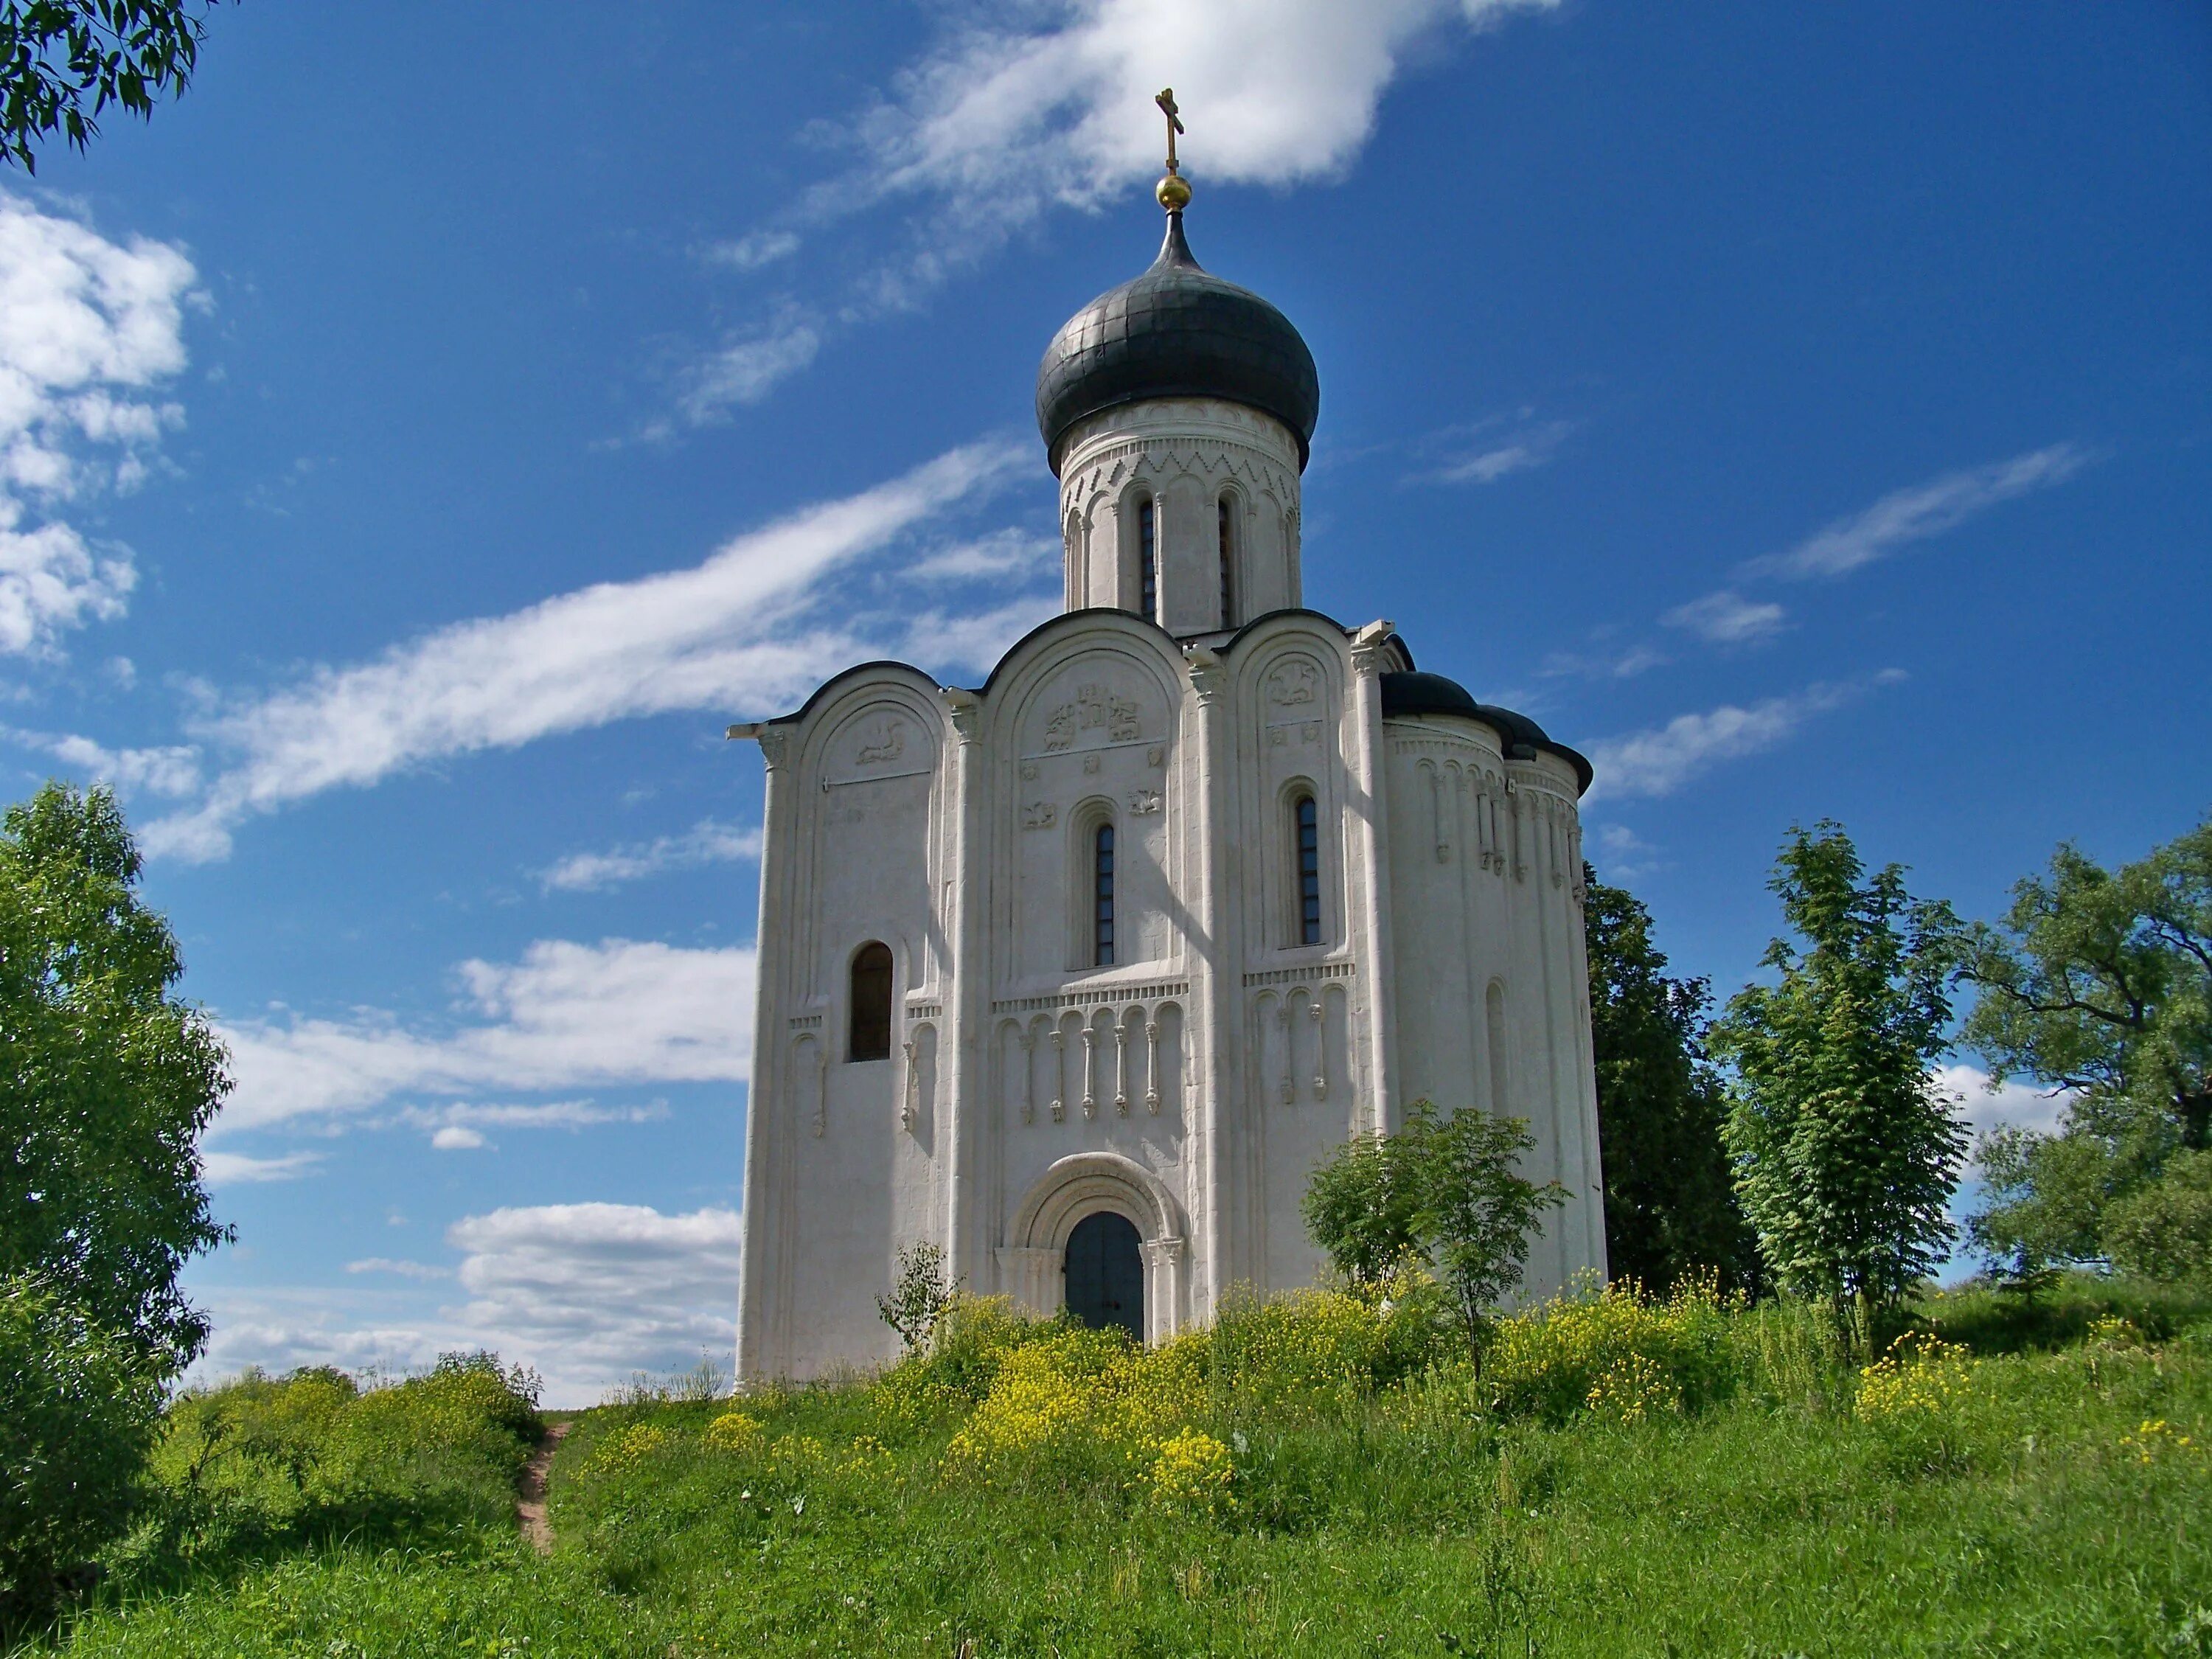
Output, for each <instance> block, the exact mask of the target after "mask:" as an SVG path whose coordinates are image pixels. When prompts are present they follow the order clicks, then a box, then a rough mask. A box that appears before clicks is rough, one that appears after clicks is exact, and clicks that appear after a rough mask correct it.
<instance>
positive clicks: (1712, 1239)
mask: <svg viewBox="0 0 2212 1659" xmlns="http://www.w3.org/2000/svg"><path fill="white" fill-rule="evenodd" d="M1583 889H1584V890H1585V892H1586V894H1587V897H1586V898H1585V900H1584V902H1583V937H1584V939H1585V942H1586V945H1587V947H1588V949H1587V953H1588V956H1589V1006H1590V1043H1591V1048H1592V1049H1593V1051H1594V1053H1595V1059H1596V1062H1597V1118H1598V1144H1599V1146H1601V1147H1602V1148H1603V1149H1604V1155H1605V1247H1606V1257H1607V1261H1608V1262H1609V1263H1610V1264H1611V1266H1612V1270H1613V1276H1614V1277H1615V1278H1616V1279H1636V1280H1638V1281H1639V1282H1641V1283H1643V1284H1644V1285H1650V1286H1651V1287H1652V1288H1654V1289H1657V1290H1663V1289H1665V1288H1666V1287H1667V1286H1668V1285H1672V1284H1673V1283H1674V1281H1675V1280H1676V1279H1680V1278H1681V1277H1682V1275H1683V1274H1685V1273H1692V1272H1696V1271H1699V1270H1701V1269H1702V1270H1709V1271H1711V1272H1715V1273H1718V1274H1719V1276H1720V1278H1721V1279H1722V1280H1723V1283H1726V1284H1729V1285H1743V1286H1746V1287H1749V1286H1751V1285H1755V1284H1756V1283H1757V1280H1758V1277H1759V1249H1758V1241H1757V1240H1756V1239H1755V1238H1753V1236H1752V1232H1751V1229H1750V1227H1749V1226H1748V1225H1746V1223H1745V1221H1744V1218H1743V1211H1742V1209H1741V1207H1740V1206H1738V1205H1737V1203H1736V1197H1735V1182H1734V1176H1733V1173H1732V1171H1731V1170H1730V1169H1729V1158H1728V1149H1727V1148H1726V1146H1723V1144H1722V1139H1721V1125H1722V1122H1723V1120H1724V1119H1725V1118H1726V1116H1727V1115H1728V1091H1727V1087H1726V1085H1725V1084H1724V1083H1723V1080H1722V1079H1721V1076H1720V1073H1718V1072H1717V1070H1716V1069H1715V1068H1714V1066H1713V1064H1712V1062H1711V1060H1709V1059H1707V1058H1706V1055H1705V1044H1704V1033H1705V1019H1706V1011H1707V1009H1708V1008H1710V1007H1711V1004H1712V995H1711V992H1710V991H1709V990H1708V989H1707V987H1706V982H1705V981H1704V980H1702V979H1675V978H1672V977H1670V976H1669V975H1668V973H1667V958H1666V957H1665V956H1664V955H1662V953H1661V952H1660V951H1659V949H1658V947H1657V946H1656V945H1654V944H1653V943H1652V942H1651V913H1650V911H1649V910H1647V909H1646V908H1644V905H1643V903H1642V902H1640V901H1639V900H1638V898H1637V897H1636V896H1635V895H1634V894H1632V893H1631V892H1629V891H1627V890H1626V889H1624V888H1620V887H1608V886H1607V885H1605V884H1603V883H1602V882H1601V881H1599V880H1598V878H1597V874H1596V872H1595V871H1593V870H1592V869H1591V868H1590V867H1589V866H1588V865H1584V866H1583Z"/></svg>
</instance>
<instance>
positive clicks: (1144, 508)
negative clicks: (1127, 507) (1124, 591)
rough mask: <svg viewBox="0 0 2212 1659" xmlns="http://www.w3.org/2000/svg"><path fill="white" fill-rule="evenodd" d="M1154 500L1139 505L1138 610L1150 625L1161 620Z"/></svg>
mask: <svg viewBox="0 0 2212 1659" xmlns="http://www.w3.org/2000/svg"><path fill="white" fill-rule="evenodd" d="M1152 513H1153V507H1152V497H1151V496H1150V495H1147V496H1146V497H1145V499H1144V500H1142V501H1139V502H1138V503H1137V609H1138V610H1139V611H1141V612H1143V614H1144V618H1145V620H1146V622H1148V623H1156V622H1158V620H1159V619H1160V555H1159V538H1158V532H1157V531H1156V530H1155V529H1154V528H1153V520H1152Z"/></svg>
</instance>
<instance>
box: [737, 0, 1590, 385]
mask: <svg viewBox="0 0 2212 1659" xmlns="http://www.w3.org/2000/svg"><path fill="white" fill-rule="evenodd" d="M1558 5H1559V0H1367V3H1364V4H1360V5H1346V4H1343V3H1341V0H1215V3H1212V4H1208V5H1204V6H1188V5H1179V4H1176V3H1174V0H1054V3H1052V4H1050V5H1047V6H1038V5H1036V4H1034V3H1030V0H982V3H981V4H978V5H969V6H962V7H958V8H954V9H951V10H949V11H946V12H945V13H943V14H942V15H944V16H945V18H946V20H947V21H946V26H945V28H944V30H943V32H942V33H940V34H939V37H938V39H937V40H936V41H935V42H934V44H933V46H931V47H930V48H929V49H928V50H927V52H924V53H923V54H922V56H921V58H918V59H917V60H915V62H913V63H911V64H908V65H907V66H906V67H905V68H903V69H902V70H901V71H900V72H899V73H898V74H897V75H896V76H895V77H894V78H893V80H892V82H891V83H890V87H889V88H888V90H887V91H885V92H883V93H878V94H872V95H871V97H870V98H869V100H868V101H867V102H866V104H865V106H863V107H862V108H860V110H859V111H857V112H854V114H853V115H851V116H849V117H848V118H846V119H845V120H844V121H842V123H833V124H831V125H833V126H836V127H837V128H839V129H840V136H841V137H843V138H844V139H845V140H846V143H847V147H848V149H849V150H850V151H852V152H854V153H857V155H858V156H859V157H860V159H859V160H858V161H857V162H855V163H854V165H853V166H851V167H848V169H846V170H845V171H843V172H842V173H838V174H836V176H834V177H831V178H829V179H823V180H822V181H821V182H820V183H818V184H817V185H814V186H813V187H812V188H811V189H808V190H805V191H801V192H799V194H798V195H797V196H796V197H794V198H793V202H792V204H791V205H790V207H789V208H788V209H787V210H786V211H785V212H784V213H783V214H781V216H779V217H777V218H776V219H775V220H774V221H772V222H769V223H766V224H763V225H760V226H757V227H756V228H753V229H752V230H751V231H750V232H749V233H748V234H744V235H743V236H740V237H738V238H735V239H733V240H728V241H725V242H720V243H717V244H715V245H714V246H712V247H711V248H710V249H709V250H708V253H707V256H706V257H707V258H709V259H710V260H712V261H713V262H714V263H716V264H723V265H726V266H728V267H730V268H732V269H733V270H743V271H753V270H760V269H762V268H763V267H765V266H769V265H770V264H775V262H776V261H779V260H781V259H785V258H790V257H791V256H792V255H793V254H794V253H795V252H798V250H799V246H800V245H801V242H802V240H806V241H813V240H819V239H820V238H821V237H822V236H823V235H824V234H826V233H827V232H828V231H829V228H831V227H833V226H835V225H836V224H838V223H839V222H842V221H847V220H849V219H852V218H853V217H854V216H858V215H862V214H867V213H871V212H874V211H878V210H884V209H886V208H889V209H890V210H891V211H893V212H895V213H897V212H902V213H903V214H904V234H903V241H902V246H898V247H897V251H896V252H892V253H890V254H889V255H887V256H885V255H880V254H879V255H878V257H877V258H875V259H874V260H873V261H872V263H870V264H868V266H867V268H866V270H864V271H863V272H862V273H861V274H860V276H857V277H855V278H854V279H853V280H852V281H851V283H850V284H849V286H848V288H847V289H846V290H845V297H844V298H843V300H842V301H841V302H839V303H837V304H836V305H835V306H831V307H825V314H824V315H823V316H821V317H817V318H811V319H808V323H807V326H809V327H811V328H812V329H814V330H816V331H817V333H819V334H822V335H823V336H825V337H826V335H827V334H828V333H829V332H831V331H835V330H836V328H839V327H842V326H849V325H854V324H856V323H861V322H866V321H868V320H871V319H877V318H880V317H882V316H884V315H887V314H893V313H899V312H902V311H907V310H910V309H912V308H914V307H917V306H919V305H920V304H921V303H922V302H923V301H925V300H926V299H927V297H928V296H929V295H930V294H931V293H933V291H934V290H935V289H938V288H939V287H940V286H941V285H942V284H943V283H945V281H946V279H947V278H948V277H949V276H951V275H952V274H954V273H956V272H957V271H960V270H963V269H967V268H969V267H972V266H973V265H974V264H976V263H977V262H979V261H981V260H982V259H984V258H987V257H989V256H990V255H991V254H992V253H994V252H996V251H997V250H998V249H999V248H1000V246H1003V245H1004V243H1005V241H1006V238H1007V237H1008V236H1010V235H1012V234H1015V233H1016V232H1018V230H1019V229H1020V228H1022V227H1024V225H1027V224H1029V223H1031V222H1034V221H1035V220H1036V218H1038V217H1039V216H1041V215H1042V214H1043V213H1045V212H1046V211H1048V210H1050V209H1052V208H1054V207H1072V208H1076V209H1079V210H1095V209H1097V207H1099V206H1100V205H1102V204H1104V203H1106V202H1109V201H1110V200H1112V199H1114V198H1115V197H1117V196H1120V195H1121V194H1122V193H1124V192H1126V191H1129V190H1131V189H1133V188H1136V187H1139V186H1142V185H1146V184H1149V183H1150V182H1151V181H1152V179H1153V178H1154V177H1156V176H1157V175H1158V173H1159V171H1160V168H1161V164H1162V160H1163V156H1164V148H1165V145H1164V131H1163V129H1162V125H1161V122H1160V118H1159V114H1158V111H1156V110H1155V109H1154V108H1153V106H1152V94H1154V93H1155V92H1157V91H1158V89H1159V83H1160V81H1161V80H1162V79H1163V78H1164V76H1166V75H1168V74H1170V73H1171V74H1172V76H1173V78H1174V81H1175V86H1176V97H1177V99H1178V100H1179V101H1180V103H1181V105H1182V108H1183V110H1184V112H1185V119H1186V121H1187V123H1188V125H1189V128H1190V131H1189V135H1188V138H1187V139H1186V140H1185V141H1184V154H1185V155H1186V156H1187V157H1188V161H1189V164H1190V165H1189V173H1190V176H1192V177H1193V178H1194V179H1196V180H1197V182H1198V184H1199V185H1200V188H1201V189H1205V188H1208V187H1211V186H1212V185H1230V184H1258V185H1278V186H1279V185H1287V184H1291V183H1295V182H1297V181H1299V180H1302V179H1333V178H1336V177H1340V176H1341V175H1342V174H1343V173H1345V172H1346V170H1347V169H1348V168H1349V167H1350V166H1351V165H1352V162H1353V161H1354V160H1355V159H1356V158H1357V157H1358V154H1359V152H1360V150H1361V149H1363V148H1364V145H1365V144H1366V143H1367V140H1368V138H1369V137H1370V136H1371V135H1372V133H1373V131H1374V129H1375V122H1376V112H1377V109H1378V107H1379V106H1380V104H1381V102H1382V99H1383V94H1384V92H1385V91H1386V90H1387V89H1388V88H1389V85H1390V83H1391V82H1392V81H1393V80H1394V79H1395V77H1396V76H1397V75H1398V73H1399V71H1400V70H1401V66H1402V65H1403V64H1404V63H1405V62H1406V60H1407V58H1408V56H1409V55H1410V54H1412V53H1413V52H1417V51H1420V50H1424V49H1425V48H1426V47H1427V46H1430V45H1431V44H1432V43H1433V42H1435V41H1436V40H1440V39H1443V38H1448V37H1449V35H1451V34H1452V33H1468V32H1472V31H1476V30H1480V29H1482V28H1485V27H1490V26H1492V25H1493V24H1496V23H1498V22H1499V21H1502V20H1503V19H1504V18H1505V17H1506V16H1507V15H1510V14H1512V13H1516V12H1533V11H1548V10H1553V9H1556V8H1557V7H1558ZM1163 40H1172V41H1173V42H1174V50H1173V52H1172V53H1171V54H1170V57H1171V58H1172V63H1171V64H1170V63H1169V62H1168V60H1166V59H1164V58H1162V57H1161V55H1160V49H1159V43H1160V42H1161V41H1163ZM872 240H874V242H875V243H876V245H877V246H878V248H880V247H881V246H883V245H884V242H885V241H886V240H890V241H893V242H895V243H896V242H897V241H898V240H899V239H898V238H897V237H896V234H894V235H893V236H892V237H890V238H886V237H885V236H884V235H883V234H880V233H877V234H874V236H873V239H872ZM818 343H819V342H818V341H817V344H818Z"/></svg>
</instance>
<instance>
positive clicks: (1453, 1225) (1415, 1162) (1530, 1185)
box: [1302, 1100, 1567, 1366]
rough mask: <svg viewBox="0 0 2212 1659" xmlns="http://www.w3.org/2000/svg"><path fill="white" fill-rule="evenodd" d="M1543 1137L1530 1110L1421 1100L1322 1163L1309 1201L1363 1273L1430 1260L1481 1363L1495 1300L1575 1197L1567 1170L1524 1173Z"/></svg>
mask: <svg viewBox="0 0 2212 1659" xmlns="http://www.w3.org/2000/svg"><path fill="white" fill-rule="evenodd" d="M1535 1145H1536V1140H1535V1137H1534V1136H1533V1135H1531V1134H1530V1133H1528V1121H1527V1120H1526V1119H1524V1118H1517V1117H1492V1116H1491V1115H1490V1114H1489V1113H1487V1112H1480V1111H1459V1112H1455V1113H1453V1114H1452V1115H1450V1116H1449V1117H1439V1116H1438V1115H1437V1109H1436V1108H1435V1107H1434V1106H1433V1105H1431V1103H1429V1102H1427V1101H1425V1100H1419V1101H1415V1102H1414V1103H1413V1105H1412V1106H1410V1107H1408V1108H1407V1112H1406V1121H1405V1125H1404V1127H1402V1128H1401V1129H1400V1131H1399V1132H1398V1133H1396V1134H1395V1135H1360V1136H1355V1137H1354V1138H1353V1139H1351V1140H1349V1141H1347V1142H1346V1143H1345V1145H1343V1146H1340V1147H1339V1148H1338V1149H1337V1150H1336V1151H1335V1152H1334V1153H1332V1154H1331V1155H1330V1157H1329V1158H1328V1159H1327V1160H1326V1161H1324V1162H1323V1163H1322V1165H1321V1167H1320V1168H1319V1169H1317V1170H1315V1172H1314V1176H1313V1179H1312V1181H1311V1182H1310V1183H1309V1184H1308V1186H1307V1188H1306V1194H1305V1198H1304V1201H1303V1205H1302V1208H1303V1210H1304V1215H1305V1218H1306V1227H1307V1230H1308V1231H1310V1233H1311V1234H1312V1235H1313V1238H1314V1242H1315V1243H1317V1244H1319V1245H1320V1246H1321V1247H1322V1249H1324V1250H1326V1251H1327V1252H1328V1256H1329V1260H1330V1261H1331V1262H1332V1263H1334V1266H1335V1267H1336V1268H1337V1271H1338V1272H1340V1273H1343V1274H1344V1275H1345V1277H1346V1278H1347V1279H1351V1280H1352V1282H1353V1283H1355V1284H1366V1285H1372V1284H1376V1283H1378V1282H1380V1281H1381V1280H1382V1279H1383V1278H1385V1277H1386V1276H1387V1275H1388V1274H1389V1273H1390V1271H1391V1270H1392V1269H1393V1268H1395V1267H1399V1266H1401V1264H1403V1263H1404V1262H1406V1261H1407V1260H1408V1259H1419V1260H1424V1261H1426V1262H1427V1264H1428V1266H1429V1267H1430V1268H1431V1270H1432V1271H1433V1272H1434V1273H1435V1274H1436V1276H1437V1282H1438V1283H1440V1284H1441V1285H1443V1287H1444V1291H1445V1292H1446V1294H1447V1295H1449V1297H1450V1298H1451V1302H1452V1306H1453V1310H1454V1311H1455V1312H1456V1313H1457V1315H1458V1316H1459V1320H1460V1324H1461V1326H1462V1329H1463V1330H1464V1331H1465V1332H1466V1334H1467V1342H1468V1352H1469V1353H1470V1354H1471V1355H1472V1356H1473V1357H1474V1361H1475V1364H1477V1365H1478V1366H1479V1365H1480V1364H1481V1363H1482V1341H1483V1337H1484V1335H1485V1334H1486V1332H1487V1330H1488V1327H1489V1319H1490V1310H1491V1309H1492V1307H1493V1306H1495V1305H1496V1304H1497V1303H1498V1298H1499V1297H1503V1296H1504V1294H1505V1293H1506V1292H1507V1291H1510V1290H1511V1289H1513V1287H1514V1286H1515V1285H1518V1284H1519V1283H1520V1282H1521V1271H1522V1267H1525V1266H1526V1265H1527V1263H1528V1235H1529V1233H1530V1232H1531V1231H1533V1230H1534V1227H1535V1225H1536V1222H1537V1219H1538V1218H1539V1217H1541V1215H1542V1214H1543V1212H1545V1211H1546V1210H1547V1209H1550V1208H1552V1207H1553V1206H1555V1205H1558V1204H1560V1203H1563V1202H1564V1201H1565V1199H1566V1195H1567V1194H1566V1188H1564V1187H1562V1186H1560V1185H1559V1182H1556V1181H1553V1182H1547V1183H1545V1184H1544V1185H1543V1186H1541V1187H1539V1186H1538V1185H1536V1184H1535V1183H1534V1182H1532V1181H1529V1180H1528V1179H1527V1178H1526V1177H1525V1176H1522V1174H1521V1173H1520V1167H1519V1166H1520V1162H1521V1158H1522V1154H1523V1153H1525V1152H1529V1151H1531V1150H1532V1149H1533V1148H1534V1146H1535Z"/></svg>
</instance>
